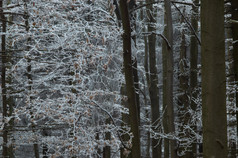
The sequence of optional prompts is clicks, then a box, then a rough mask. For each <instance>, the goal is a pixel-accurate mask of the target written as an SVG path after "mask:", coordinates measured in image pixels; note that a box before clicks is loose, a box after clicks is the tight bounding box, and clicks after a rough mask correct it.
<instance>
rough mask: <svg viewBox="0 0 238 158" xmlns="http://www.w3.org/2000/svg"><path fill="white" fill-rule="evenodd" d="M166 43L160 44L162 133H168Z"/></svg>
mask: <svg viewBox="0 0 238 158" xmlns="http://www.w3.org/2000/svg"><path fill="white" fill-rule="evenodd" d="M165 20H166V18H165ZM166 32H167V26H165V28H164V33H166ZM166 47H167V45H166V42H165V41H163V44H162V58H163V59H162V60H163V61H162V62H163V128H164V133H165V134H168V133H169V128H168V113H167V101H166V100H167V99H166V98H167V96H166V94H167V83H166V81H167V72H166V71H167V48H166ZM165 157H168V158H169V139H168V138H164V158H165Z"/></svg>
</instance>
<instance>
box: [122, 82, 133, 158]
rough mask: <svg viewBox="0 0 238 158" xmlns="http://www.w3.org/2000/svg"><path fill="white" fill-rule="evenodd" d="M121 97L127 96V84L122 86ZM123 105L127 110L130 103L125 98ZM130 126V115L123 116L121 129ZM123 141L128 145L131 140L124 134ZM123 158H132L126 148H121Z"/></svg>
mask: <svg viewBox="0 0 238 158" xmlns="http://www.w3.org/2000/svg"><path fill="white" fill-rule="evenodd" d="M121 95H122V96H125V95H126V87H125V84H122V86H121ZM121 105H123V106H124V107H125V108H129V107H128V103H127V101H126V99H125V98H122V100H121ZM129 124H130V119H129V115H128V114H124V113H123V114H122V124H121V127H122V129H124V127H125V126H127V125H129ZM121 138H122V141H123V142H124V143H125V144H126V142H128V141H129V140H130V136H129V135H128V134H123V135H122V136H121ZM120 152H121V158H130V157H131V155H130V154H129V151H128V150H127V149H125V148H121V151H120Z"/></svg>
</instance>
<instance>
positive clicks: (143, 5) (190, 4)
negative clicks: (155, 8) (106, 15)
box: [130, 0, 199, 13]
mask: <svg viewBox="0 0 238 158" xmlns="http://www.w3.org/2000/svg"><path fill="white" fill-rule="evenodd" d="M161 2H164V0H159V1H154V2H150V3H146V4H142V5H140V6H138V7H135V8H133V9H132V10H130V13H132V12H134V11H136V10H138V9H140V8H143V7H146V6H148V5H152V4H156V3H161ZM171 2H172V3H177V4H183V5H189V6H193V7H198V6H199V5H198V6H197V5H195V4H194V3H187V2H177V1H171Z"/></svg>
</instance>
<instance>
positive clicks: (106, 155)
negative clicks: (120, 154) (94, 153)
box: [103, 118, 111, 158]
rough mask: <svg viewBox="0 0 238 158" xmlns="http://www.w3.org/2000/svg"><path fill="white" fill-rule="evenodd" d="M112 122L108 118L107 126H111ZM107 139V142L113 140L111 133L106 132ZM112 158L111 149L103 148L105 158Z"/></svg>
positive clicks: (108, 147)
mask: <svg viewBox="0 0 238 158" xmlns="http://www.w3.org/2000/svg"><path fill="white" fill-rule="evenodd" d="M110 121H111V119H110V118H107V119H106V124H110ZM105 138H106V140H110V139H111V133H110V132H106V134H105ZM110 157H111V147H110V146H108V145H107V146H105V147H104V148H103V158H110Z"/></svg>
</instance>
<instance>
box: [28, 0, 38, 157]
mask: <svg viewBox="0 0 238 158" xmlns="http://www.w3.org/2000/svg"><path fill="white" fill-rule="evenodd" d="M24 7H25V12H24V14H25V15H27V2H25V3H24ZM25 26H26V32H29V22H28V19H27V17H26V18H25ZM30 41H31V38H28V39H27V45H28V43H29V42H30ZM26 49H27V50H28V51H29V50H30V47H29V46H27V47H26ZM27 64H28V65H27V79H28V85H29V86H28V91H29V92H28V95H29V98H28V99H29V103H30V105H29V106H30V115H31V119H33V118H34V114H33V110H31V106H32V105H31V100H32V97H31V90H32V86H31V85H32V83H33V81H32V75H31V59H30V58H29V57H27ZM35 126H36V125H35V124H34V123H33V122H32V123H31V127H32V132H33V133H34V134H35ZM33 148H34V153H35V158H39V157H40V154H39V146H38V140H37V139H36V140H34V144H33Z"/></svg>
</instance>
